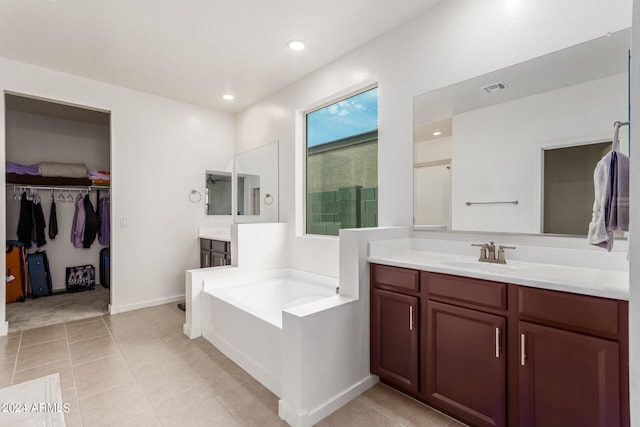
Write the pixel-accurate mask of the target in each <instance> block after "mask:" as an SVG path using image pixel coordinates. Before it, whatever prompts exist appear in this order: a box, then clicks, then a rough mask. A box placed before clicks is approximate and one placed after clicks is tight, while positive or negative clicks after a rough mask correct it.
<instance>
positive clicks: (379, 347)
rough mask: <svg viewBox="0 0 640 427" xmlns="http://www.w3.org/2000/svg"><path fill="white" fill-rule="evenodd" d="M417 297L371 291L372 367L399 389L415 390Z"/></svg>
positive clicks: (416, 377) (375, 372) (382, 377)
mask: <svg viewBox="0 0 640 427" xmlns="http://www.w3.org/2000/svg"><path fill="white" fill-rule="evenodd" d="M418 306H419V304H418V298H417V297H413V296H409V295H403V294H399V293H396V292H389V291H385V290H381V289H373V290H372V292H371V371H372V372H373V373H374V374H376V375H378V376H380V378H381V379H382V380H383V381H385V382H387V383H389V384H392V385H394V386H396V387H398V388H399V389H400V390H402V391H406V392H409V393H417V392H418V325H419V321H418Z"/></svg>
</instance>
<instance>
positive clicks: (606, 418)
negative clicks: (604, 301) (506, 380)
mask: <svg viewBox="0 0 640 427" xmlns="http://www.w3.org/2000/svg"><path fill="white" fill-rule="evenodd" d="M519 332H520V361H519V362H520V373H519V384H520V385H519V387H520V393H519V400H520V426H522V427H525V426H540V427H542V426H544V427H548V426H580V427H590V426H594V427H595V426H600V427H610V426H618V425H620V397H619V390H620V388H619V370H618V343H616V342H614V341H608V340H605V339H602V338H595V337H592V336H589V335H583V334H578V333H573V332H567V331H563V330H561V329H556V328H550V327H545V326H540V325H536V324H533V323H527V322H520V323H519Z"/></svg>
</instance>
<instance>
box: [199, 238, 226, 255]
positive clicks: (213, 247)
mask: <svg viewBox="0 0 640 427" xmlns="http://www.w3.org/2000/svg"><path fill="white" fill-rule="evenodd" d="M200 249H203V250H208V251H215V252H222V253H225V252H229V250H230V243H229V242H225V241H223V240H212V239H203V238H200Z"/></svg>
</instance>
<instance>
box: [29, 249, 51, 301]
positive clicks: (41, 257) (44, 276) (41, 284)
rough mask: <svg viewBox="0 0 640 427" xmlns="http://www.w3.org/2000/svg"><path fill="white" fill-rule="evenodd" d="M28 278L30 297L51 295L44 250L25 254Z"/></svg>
mask: <svg viewBox="0 0 640 427" xmlns="http://www.w3.org/2000/svg"><path fill="white" fill-rule="evenodd" d="M27 265H28V267H29V280H30V281H31V297H32V298H37V297H43V296H48V295H51V272H50V271H49V261H48V260H47V253H46V252H45V251H41V252H36V253H33V254H29V255H27Z"/></svg>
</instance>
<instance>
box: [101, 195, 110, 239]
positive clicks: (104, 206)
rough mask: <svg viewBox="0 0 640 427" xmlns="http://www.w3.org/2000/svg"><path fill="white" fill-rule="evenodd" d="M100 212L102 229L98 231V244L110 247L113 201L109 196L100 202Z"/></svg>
mask: <svg viewBox="0 0 640 427" xmlns="http://www.w3.org/2000/svg"><path fill="white" fill-rule="evenodd" d="M98 212H99V215H98V216H99V217H100V229H99V230H98V242H99V243H100V244H101V245H104V246H109V244H110V241H111V223H110V215H109V213H110V212H111V201H110V199H109V195H106V196H105V197H103V198H102V199H100V201H99V202H98Z"/></svg>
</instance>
